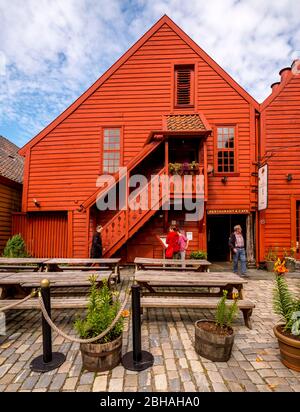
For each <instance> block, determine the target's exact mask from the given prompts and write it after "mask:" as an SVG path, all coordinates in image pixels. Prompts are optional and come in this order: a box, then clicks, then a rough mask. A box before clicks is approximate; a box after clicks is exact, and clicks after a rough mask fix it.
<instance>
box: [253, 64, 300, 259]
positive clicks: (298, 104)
mask: <svg viewBox="0 0 300 412" xmlns="http://www.w3.org/2000/svg"><path fill="white" fill-rule="evenodd" d="M279 74H280V77H281V79H280V82H276V83H273V85H272V94H271V95H270V96H269V97H268V98H267V99H266V100H265V101H264V103H263V104H262V105H261V107H260V111H261V139H260V156H261V163H262V164H263V163H267V164H268V207H267V209H265V210H263V211H260V212H259V217H258V221H259V237H258V239H257V249H258V251H259V256H258V260H259V261H262V260H264V257H265V253H266V252H268V250H269V249H272V250H273V251H276V249H278V252H279V253H280V254H282V253H283V251H284V249H286V251H287V252H290V249H291V248H296V256H297V258H298V259H299V258H300V249H299V248H300V184H299V179H300V155H299V153H300V65H299V61H295V62H294V64H293V65H292V67H286V68H284V69H282V70H281V71H280V72H279Z"/></svg>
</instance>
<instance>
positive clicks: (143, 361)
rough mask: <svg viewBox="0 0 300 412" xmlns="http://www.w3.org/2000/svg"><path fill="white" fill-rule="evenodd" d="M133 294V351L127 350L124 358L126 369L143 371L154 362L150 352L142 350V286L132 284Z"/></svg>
mask: <svg viewBox="0 0 300 412" xmlns="http://www.w3.org/2000/svg"><path fill="white" fill-rule="evenodd" d="M131 292H132V293H131V296H132V346H133V351H131V352H127V353H126V354H125V355H124V356H123V358H122V364H123V366H124V368H125V369H129V370H131V371H143V370H145V369H147V368H150V367H151V366H152V365H153V363H154V358H153V355H152V354H151V353H150V352H146V351H144V350H141V293H140V286H139V285H133V286H131Z"/></svg>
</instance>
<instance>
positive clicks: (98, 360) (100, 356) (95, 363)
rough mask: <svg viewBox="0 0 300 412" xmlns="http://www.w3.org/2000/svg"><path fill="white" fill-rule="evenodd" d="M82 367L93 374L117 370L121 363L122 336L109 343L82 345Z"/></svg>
mask: <svg viewBox="0 0 300 412" xmlns="http://www.w3.org/2000/svg"><path fill="white" fill-rule="evenodd" d="M80 350H81V356H82V365H83V368H84V369H87V370H88V371H91V372H103V371H107V370H110V369H113V368H115V367H116V366H117V365H118V364H119V363H120V361H121V356H122V335H120V336H119V337H118V338H117V339H115V340H113V341H112V342H108V343H81V344H80Z"/></svg>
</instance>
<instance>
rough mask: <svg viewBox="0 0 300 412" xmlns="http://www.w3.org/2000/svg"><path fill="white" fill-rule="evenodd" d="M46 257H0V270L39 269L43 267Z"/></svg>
mask: <svg viewBox="0 0 300 412" xmlns="http://www.w3.org/2000/svg"><path fill="white" fill-rule="evenodd" d="M47 260H49V259H47V258H4V257H1V258H0V271H4V270H6V271H12V270H31V271H40V270H43V268H44V267H45V262H46V261H47Z"/></svg>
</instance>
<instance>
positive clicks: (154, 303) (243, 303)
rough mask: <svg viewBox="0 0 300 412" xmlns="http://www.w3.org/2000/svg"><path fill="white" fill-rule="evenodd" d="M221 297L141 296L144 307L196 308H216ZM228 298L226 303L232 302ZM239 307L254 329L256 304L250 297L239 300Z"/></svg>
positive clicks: (247, 324)
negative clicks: (252, 319)
mask: <svg viewBox="0 0 300 412" xmlns="http://www.w3.org/2000/svg"><path fill="white" fill-rule="evenodd" d="M219 301H220V298H216V297H195V298H193V297H185V296H183V297H181V296H180V297H178V296H176V297H175V296H144V297H142V298H141V307H142V308H176V309H180V308H194V309H216V308H217V306H218V303H219ZM232 302H233V301H232V300H227V301H226V304H227V305H230V304H232ZM237 304H238V308H239V309H240V310H241V311H242V312H243V316H244V321H245V324H246V326H247V327H248V328H249V329H252V326H251V321H250V316H251V314H252V310H253V308H255V304H254V303H253V302H252V301H251V300H249V299H240V300H238V301H237Z"/></svg>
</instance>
